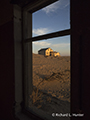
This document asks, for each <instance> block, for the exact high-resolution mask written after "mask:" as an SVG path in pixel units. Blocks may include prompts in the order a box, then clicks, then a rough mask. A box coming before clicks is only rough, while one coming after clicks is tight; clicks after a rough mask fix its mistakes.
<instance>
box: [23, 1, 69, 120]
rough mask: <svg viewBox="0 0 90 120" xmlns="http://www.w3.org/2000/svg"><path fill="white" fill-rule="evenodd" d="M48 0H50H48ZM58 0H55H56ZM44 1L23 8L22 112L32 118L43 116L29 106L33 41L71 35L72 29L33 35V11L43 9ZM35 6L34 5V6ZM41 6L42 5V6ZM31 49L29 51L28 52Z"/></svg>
mask: <svg viewBox="0 0 90 120" xmlns="http://www.w3.org/2000/svg"><path fill="white" fill-rule="evenodd" d="M47 1H48V0H47ZM55 1H57V0H54V2H55ZM44 2H45V1H44ZM44 2H41V4H38V5H37V3H36V4H35V5H32V7H30V5H27V6H25V7H23V9H22V26H23V27H22V46H23V48H22V52H23V53H22V57H23V58H22V59H23V82H22V83H23V103H22V112H23V113H25V114H27V115H29V116H30V117H31V118H32V119H33V118H37V120H38V119H41V120H42V118H41V117H40V116H39V115H35V114H33V113H32V112H31V111H30V109H29V108H28V96H29V95H30V94H31V92H32V60H31V58H32V42H33V41H38V40H43V39H46V40H47V39H49V38H55V37H62V36H66V35H70V34H71V31H70V29H65V30H62V31H58V32H52V33H49V34H45V35H40V36H37V37H32V13H33V12H35V11H37V10H38V9H41V8H42V6H43V5H44ZM33 6H34V7H33ZM40 6H41V7H40ZM28 51H29V52H28Z"/></svg>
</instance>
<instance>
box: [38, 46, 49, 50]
mask: <svg viewBox="0 0 90 120" xmlns="http://www.w3.org/2000/svg"><path fill="white" fill-rule="evenodd" d="M48 48H50V47H48ZM48 48H41V49H40V50H39V51H41V50H47V49H48Z"/></svg>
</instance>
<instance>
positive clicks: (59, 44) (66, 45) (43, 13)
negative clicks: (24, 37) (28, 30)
mask: <svg viewBox="0 0 90 120" xmlns="http://www.w3.org/2000/svg"><path fill="white" fill-rule="evenodd" d="M69 28H70V0H59V1H57V2H55V3H53V4H51V5H49V6H47V7H45V8H43V9H41V10H39V11H37V12H35V13H33V31H32V33H33V37H34V36H38V35H43V34H47V33H51V32H56V31H60V30H65V29H69ZM47 47H50V48H52V49H53V50H54V51H58V52H60V54H61V55H62V56H64V55H65V56H67V55H70V36H69V35H68V36H65V37H56V38H52V39H47V40H42V41H37V42H33V53H38V50H39V49H41V48H47Z"/></svg>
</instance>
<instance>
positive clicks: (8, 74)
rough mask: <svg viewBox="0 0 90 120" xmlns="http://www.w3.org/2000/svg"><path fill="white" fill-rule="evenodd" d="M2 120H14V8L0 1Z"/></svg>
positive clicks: (0, 115)
mask: <svg viewBox="0 0 90 120" xmlns="http://www.w3.org/2000/svg"><path fill="white" fill-rule="evenodd" d="M0 16H1V17H0V96H1V97H0V120H7V119H8V120H14V102H15V76H14V36H13V6H12V5H11V4H10V3H9V0H1V1H0Z"/></svg>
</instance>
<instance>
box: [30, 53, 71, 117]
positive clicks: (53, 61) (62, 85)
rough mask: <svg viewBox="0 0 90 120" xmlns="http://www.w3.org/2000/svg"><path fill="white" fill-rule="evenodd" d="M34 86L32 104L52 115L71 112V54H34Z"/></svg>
mask: <svg viewBox="0 0 90 120" xmlns="http://www.w3.org/2000/svg"><path fill="white" fill-rule="evenodd" d="M33 88H34V91H33V94H32V96H31V97H32V99H33V100H34V101H33V102H32V103H31V104H33V105H34V106H36V107H37V108H38V109H40V110H42V111H44V112H45V113H47V114H49V115H51V116H52V113H62V114H66V113H70V56H60V57H56V58H55V57H52V56H49V57H44V56H43V55H38V54H33ZM37 88H38V89H37ZM59 118H61V117H59ZM59 118H57V119H59ZM63 118H64V119H65V118H66V119H69V117H62V119H63Z"/></svg>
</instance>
